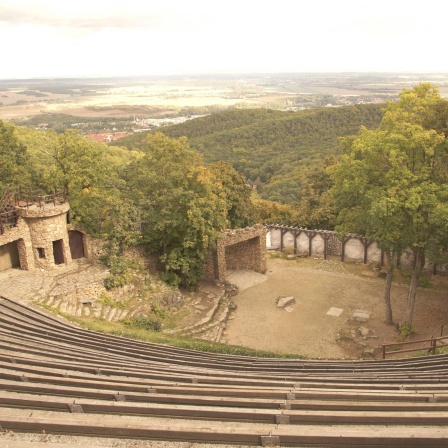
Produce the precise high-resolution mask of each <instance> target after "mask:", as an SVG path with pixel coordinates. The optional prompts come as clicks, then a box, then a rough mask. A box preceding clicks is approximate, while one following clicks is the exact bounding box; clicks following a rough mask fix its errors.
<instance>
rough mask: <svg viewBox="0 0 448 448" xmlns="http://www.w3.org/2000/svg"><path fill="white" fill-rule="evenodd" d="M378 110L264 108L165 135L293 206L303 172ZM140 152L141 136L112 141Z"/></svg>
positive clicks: (373, 119) (372, 122)
mask: <svg viewBox="0 0 448 448" xmlns="http://www.w3.org/2000/svg"><path fill="white" fill-rule="evenodd" d="M381 115H382V114H381V106H379V105H372V104H369V105H358V106H350V107H340V108H334V109H328V108H323V109H314V110H305V111H299V112H280V111H274V110H265V109H253V110H251V109H249V110H230V111H224V112H220V113H216V114H212V115H209V116H206V117H202V118H197V119H195V120H189V121H187V122H185V123H182V124H178V125H173V126H167V127H164V128H163V133H164V134H165V135H167V136H169V137H173V138H178V137H180V136H187V137H188V139H189V143H190V145H191V147H192V148H194V149H196V150H198V151H199V152H201V153H202V154H203V155H204V160H205V161H206V162H207V163H214V162H218V161H225V162H228V163H230V164H231V165H232V166H233V168H235V169H236V170H237V171H238V172H239V173H241V174H243V175H244V176H245V177H246V178H247V179H250V180H251V181H252V182H254V183H255V184H257V187H258V192H259V194H260V196H261V198H263V199H266V200H270V201H278V202H282V203H289V204H294V203H296V202H297V201H299V200H300V199H301V197H302V196H301V194H300V186H301V183H302V180H303V177H304V176H303V174H304V173H303V170H304V169H305V168H306V167H307V166H310V165H314V164H316V163H320V162H321V161H322V159H323V158H324V157H325V156H327V155H337V154H339V153H340V152H341V146H340V143H339V140H338V139H339V137H340V136H346V135H352V134H355V133H357V132H358V130H359V127H360V126H361V125H364V126H366V127H367V128H375V127H376V126H377V125H378V124H379V122H380V120H381ZM111 145H125V146H127V147H128V148H130V149H143V148H144V147H145V145H146V143H145V136H144V135H143V134H138V135H133V136H130V137H126V138H124V139H121V140H120V141H118V142H112V143H111Z"/></svg>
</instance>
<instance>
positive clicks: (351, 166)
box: [329, 84, 448, 324]
mask: <svg viewBox="0 0 448 448" xmlns="http://www.w3.org/2000/svg"><path fill="white" fill-rule="evenodd" d="M447 119H448V106H447V102H446V101H445V100H443V99H442V98H441V97H440V95H439V93H438V90H437V88H436V87H434V86H432V85H431V84H420V85H418V86H416V87H415V88H414V89H412V90H407V89H405V90H403V92H402V93H401V95H400V101H399V102H398V103H396V104H394V103H391V104H389V105H388V107H387V109H386V111H385V114H384V118H383V120H382V121H381V124H380V126H379V127H378V128H377V129H376V130H374V131H370V130H367V129H366V128H362V129H361V131H360V133H359V135H358V137H356V138H355V139H348V140H346V141H345V153H344V154H343V155H342V157H341V158H340V161H339V162H338V164H337V165H335V166H334V167H332V168H329V172H330V173H331V174H332V176H333V179H334V182H335V185H334V187H333V190H332V191H333V194H334V198H335V202H336V206H337V209H338V211H339V215H338V219H339V222H340V225H339V227H338V230H339V231H341V232H342V233H344V232H355V233H359V234H362V235H364V236H366V237H367V238H369V239H372V240H374V241H377V242H378V244H379V246H380V248H381V249H382V250H384V251H385V253H386V255H387V256H388V258H389V259H390V260H389V265H390V266H391V265H392V264H393V262H392V261H391V260H393V258H394V257H396V256H398V254H400V253H401V251H402V250H403V249H404V248H405V247H410V248H411V249H412V250H413V254H414V269H413V274H412V278H411V284H410V287H409V293H408V305H407V310H406V322H408V323H409V324H411V322H412V316H413V311H414V303H415V296H416V289H417V282H418V277H419V275H420V273H421V270H422V268H423V265H424V263H425V256H428V255H429V256H431V255H432V254H434V253H439V254H440V253H442V252H444V247H445V246H444V244H445V243H446V242H447V239H448V225H447V223H448V182H447V181H448V146H447V142H446V136H445V132H446V126H447V125H446V123H447ZM390 281H391V277H390V276H389V275H388V282H390ZM389 287H390V284H389ZM386 295H387V294H386ZM385 299H386V302H387V297H386V296H385ZM389 303H390V299H389ZM389 311H390V310H389ZM390 316H391V311H390Z"/></svg>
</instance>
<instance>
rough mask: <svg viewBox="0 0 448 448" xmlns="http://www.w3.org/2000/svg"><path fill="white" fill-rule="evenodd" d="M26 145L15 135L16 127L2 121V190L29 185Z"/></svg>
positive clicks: (0, 137) (0, 174) (0, 166)
mask: <svg viewBox="0 0 448 448" xmlns="http://www.w3.org/2000/svg"><path fill="white" fill-rule="evenodd" d="M28 161H29V160H28V153H27V150H26V147H25V145H23V144H22V143H20V142H19V140H18V139H17V137H16V136H15V135H14V126H12V125H8V124H5V123H4V122H3V121H1V120H0V189H1V190H3V189H5V188H6V187H9V186H14V185H28V184H29V183H30V180H31V174H30V167H29V163H28Z"/></svg>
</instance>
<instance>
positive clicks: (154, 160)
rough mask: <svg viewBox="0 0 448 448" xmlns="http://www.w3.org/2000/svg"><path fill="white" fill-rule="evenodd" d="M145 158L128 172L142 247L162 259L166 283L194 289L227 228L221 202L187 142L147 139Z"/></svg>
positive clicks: (156, 135)
mask: <svg viewBox="0 0 448 448" xmlns="http://www.w3.org/2000/svg"><path fill="white" fill-rule="evenodd" d="M146 143H147V146H146V147H145V148H144V150H145V155H144V157H143V158H142V159H141V160H139V161H138V162H134V163H131V164H130V165H129V167H128V170H127V181H128V187H129V189H130V190H129V191H130V194H131V195H132V197H133V199H134V201H135V204H136V205H137V207H138V208H139V209H140V211H141V215H142V233H143V242H144V243H145V245H146V247H147V248H148V250H149V251H150V252H152V253H157V254H158V255H159V256H160V261H161V264H162V266H163V268H164V271H165V277H166V278H171V279H173V278H174V279H176V278H178V279H180V281H181V283H182V284H184V285H185V286H188V287H194V286H195V285H196V284H197V282H198V281H199V279H200V278H201V276H202V271H203V267H204V262H205V260H206V257H207V254H208V251H209V250H210V249H211V248H213V247H214V244H215V241H216V238H217V237H218V236H219V233H220V231H221V230H222V229H223V228H224V227H225V226H226V204H225V200H224V199H223V198H222V197H221V196H220V195H219V192H218V191H217V187H218V186H217V184H216V182H214V178H213V176H212V175H211V172H210V170H208V169H207V168H206V167H205V166H204V165H203V163H202V158H201V156H200V155H199V154H198V153H197V152H195V151H193V150H191V149H190V148H189V146H188V142H187V139H186V138H182V137H181V138H179V139H171V138H168V137H165V136H164V135H163V134H161V133H158V134H155V135H149V136H148V139H147V142H146Z"/></svg>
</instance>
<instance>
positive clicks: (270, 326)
mask: <svg viewBox="0 0 448 448" xmlns="http://www.w3.org/2000/svg"><path fill="white" fill-rule="evenodd" d="M267 266H268V270H267V272H266V275H262V274H256V273H254V274H252V276H251V275H250V274H249V273H247V272H246V273H240V274H239V273H238V272H236V273H234V274H231V275H230V276H229V278H228V279H229V281H230V282H232V283H235V284H237V285H238V286H239V288H240V290H239V292H238V294H237V296H236V297H235V298H234V302H235V304H236V305H237V310H236V312H235V313H234V315H233V316H231V318H230V320H229V322H228V325H227V329H226V332H225V335H224V337H225V339H226V342H227V343H229V344H236V345H244V346H247V347H252V348H256V349H263V350H272V351H276V352H279V353H294V354H301V355H305V356H307V357H310V358H325V359H330V358H346V359H353V358H368V357H369V356H371V355H370V353H369V349H370V350H372V349H375V355H374V356H375V357H378V356H379V352H380V350H379V347H380V346H381V344H383V343H385V344H386V343H393V342H396V341H400V340H403V338H402V337H401V336H400V335H399V334H398V332H397V329H396V327H395V326H390V325H386V324H385V323H384V315H385V312H384V304H383V292H384V279H383V278H379V277H378V273H376V272H375V271H373V270H372V269H371V268H370V267H368V266H365V265H348V264H345V263H340V262H337V261H324V260H313V259H296V258H294V259H292V260H285V259H282V258H269V257H268V260H267ZM447 282H448V279H440V278H438V277H437V278H436V277H434V278H433V279H431V284H434V285H435V286H433V287H431V288H419V290H418V295H417V303H416V309H415V314H414V321H413V326H414V329H415V332H416V333H415V335H413V336H412V337H411V339H412V338H413V339H423V338H426V337H430V336H431V335H432V333H433V331H434V330H435V329H436V327H437V326H439V325H440V324H442V323H444V322H446V321H448V297H447V296H448V290H447V289H446V287H447ZM281 296H293V297H294V299H295V301H296V304H295V305H294V307H293V309H292V310H288V311H287V310H285V309H282V308H278V307H277V306H276V299H277V298H278V297H281ZM406 297H407V286H406V285H403V284H401V285H400V284H397V283H395V284H394V285H393V288H392V306H393V312H394V321H395V322H402V321H403V320H404V311H405V305H406ZM330 308H338V309H339V310H341V309H342V312H341V314H340V315H339V316H336V315H329V314H327V313H328V311H329V310H330ZM357 310H363V311H366V312H367V313H369V315H370V316H369V318H368V319H367V320H366V321H365V322H362V320H361V322H360V321H359V320H357V319H355V318H354V317H353V314H354V313H355V312H356V311H357Z"/></svg>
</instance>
